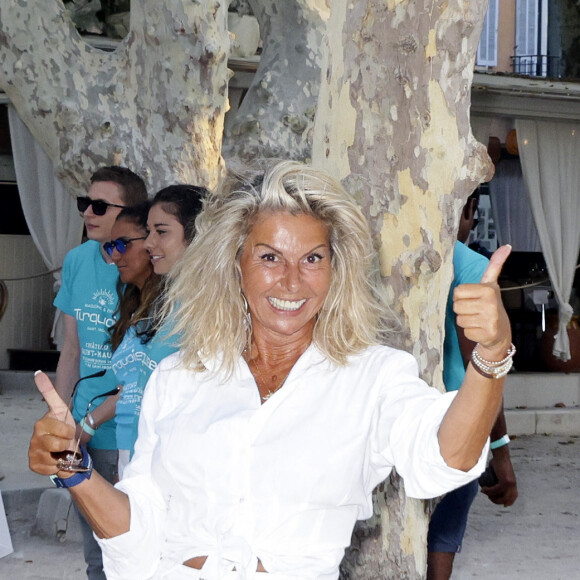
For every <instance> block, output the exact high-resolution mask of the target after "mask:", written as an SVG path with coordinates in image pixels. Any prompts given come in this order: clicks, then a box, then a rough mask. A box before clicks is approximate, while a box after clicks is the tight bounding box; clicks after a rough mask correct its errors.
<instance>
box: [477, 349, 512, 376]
mask: <svg viewBox="0 0 580 580" xmlns="http://www.w3.org/2000/svg"><path fill="white" fill-rule="evenodd" d="M515 353H516V347H515V346H514V345H513V343H512V344H511V345H510V347H509V349H508V351H507V355H506V356H505V358H503V359H502V360H500V361H489V360H486V359H484V358H482V357H481V355H480V354H479V353H478V352H477V345H476V346H475V348H474V349H473V351H472V353H471V363H472V364H473V368H474V369H475V370H476V371H477V372H478V373H479V374H480V375H482V376H484V377H485V378H486V379H501V378H503V377H505V376H506V375H507V374H508V373H509V372H510V369H511V368H512V365H513V362H514V361H513V357H514V354H515Z"/></svg>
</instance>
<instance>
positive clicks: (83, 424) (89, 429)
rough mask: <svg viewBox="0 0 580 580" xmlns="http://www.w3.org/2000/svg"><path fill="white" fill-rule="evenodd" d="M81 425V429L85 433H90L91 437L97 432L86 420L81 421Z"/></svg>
mask: <svg viewBox="0 0 580 580" xmlns="http://www.w3.org/2000/svg"><path fill="white" fill-rule="evenodd" d="M79 425H80V427H81V429H82V430H83V431H84V432H85V433H88V434H89V435H90V436H91V437H92V436H93V435H94V434H95V433H96V432H97V431H96V430H95V429H93V428H92V427H91V426H90V425H89V424H88V423H87V422H86V421H85V420H84V419H81V422H80V423H79Z"/></svg>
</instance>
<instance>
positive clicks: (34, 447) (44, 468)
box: [28, 371, 75, 477]
mask: <svg viewBox="0 0 580 580" xmlns="http://www.w3.org/2000/svg"><path fill="white" fill-rule="evenodd" d="M34 382H35V383H36V386H37V388H38V390H39V391H40V393H41V394H42V396H43V397H44V400H45V401H46V402H47V404H48V407H49V411H48V413H47V414H46V415H44V417H42V418H41V419H39V420H38V421H37V422H36V423H35V424H34V432H33V433H32V438H31V440H30V447H29V448H28V465H29V466H30V469H31V470H32V471H35V472H36V473H40V474H41V475H53V474H55V473H57V472H59V471H58V467H57V460H58V459H57V457H55V456H54V455H52V453H58V452H61V451H66V450H68V449H74V446H75V440H74V437H75V421H74V419H73V417H72V414H71V412H70V409H69V407H68V405H67V404H66V403H65V402H64V401H63V400H62V399H61V398H60V396H59V395H58V393H57V392H56V390H55V388H54V385H53V384H52V382H51V380H50V379H49V378H48V376H47V375H46V374H45V373H43V372H40V371H38V372H37V373H36V374H35V375H34ZM60 475H62V476H63V477H67V476H69V475H72V473H70V474H66V473H64V472H60Z"/></svg>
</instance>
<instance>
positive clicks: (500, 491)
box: [456, 326, 518, 507]
mask: <svg viewBox="0 0 580 580" xmlns="http://www.w3.org/2000/svg"><path fill="white" fill-rule="evenodd" d="M456 328H457V338H458V339H459V347H460V349H461V356H462V358H463V364H464V366H465V367H466V368H467V364H468V363H469V359H470V357H471V353H472V352H473V349H474V348H475V342H473V341H472V340H469V339H468V338H467V337H466V336H465V332H464V331H463V328H461V327H459V326H457V327H456ZM506 434H507V425H506V420H505V414H504V411H503V402H502V405H501V408H500V410H499V413H498V415H497V419H496V421H495V423H494V425H493V427H492V429H491V434H490V439H491V441H497V440H498V439H501V438H502V437H503V436H504V435H506ZM491 453H492V456H493V458H492V460H491V465H492V467H493V470H494V471H495V474H496V475H497V478H498V480H499V481H498V483H496V484H495V485H493V486H491V487H485V488H482V491H483V493H485V494H486V495H487V497H489V499H490V500H491V501H492V502H493V503H495V504H498V505H502V504H503V505H504V507H509V506H510V505H512V504H513V503H514V502H515V501H516V499H517V497H518V486H517V482H516V474H515V472H514V468H513V466H512V461H511V457H510V451H509V446H508V445H503V446H502V447H498V448H497V449H492V451H491Z"/></svg>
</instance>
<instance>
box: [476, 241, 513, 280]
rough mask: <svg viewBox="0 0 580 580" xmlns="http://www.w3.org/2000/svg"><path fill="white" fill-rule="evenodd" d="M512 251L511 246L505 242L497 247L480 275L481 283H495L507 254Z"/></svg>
mask: <svg viewBox="0 0 580 580" xmlns="http://www.w3.org/2000/svg"><path fill="white" fill-rule="evenodd" d="M511 251H512V247H511V246H510V245H509V244H507V245H505V246H501V247H499V248H498V249H497V250H496V251H495V252H494V253H493V255H492V256H491V258H490V259H489V265H488V266H487V269H486V271H485V272H484V273H483V276H482V277H481V281H480V283H481V284H496V283H497V279H498V278H499V275H500V273H501V269H502V268H503V265H504V263H505V261H506V260H507V258H508V256H509V255H510V253H511Z"/></svg>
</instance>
